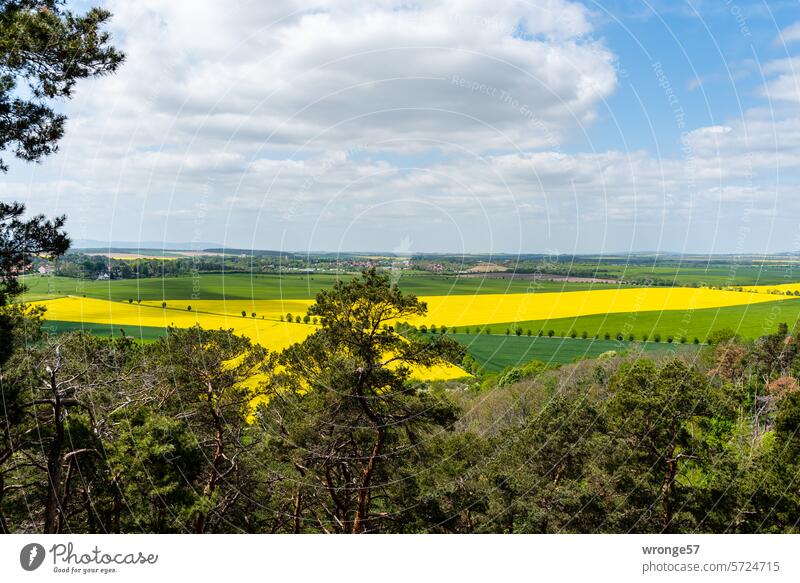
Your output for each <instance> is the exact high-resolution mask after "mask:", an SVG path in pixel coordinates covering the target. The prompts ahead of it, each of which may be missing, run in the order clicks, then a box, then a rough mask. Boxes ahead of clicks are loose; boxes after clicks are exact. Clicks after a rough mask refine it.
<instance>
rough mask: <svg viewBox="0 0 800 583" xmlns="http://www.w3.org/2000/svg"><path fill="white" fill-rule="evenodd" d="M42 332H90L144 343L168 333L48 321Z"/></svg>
mask: <svg viewBox="0 0 800 583" xmlns="http://www.w3.org/2000/svg"><path fill="white" fill-rule="evenodd" d="M42 330H44V332H46V333H48V334H64V333H66V332H76V331H80V332H88V333H89V334H94V335H95V336H114V337H118V336H123V335H124V336H130V337H131V338H134V339H136V340H141V341H144V342H148V341H153V340H156V339H157V338H160V337H161V336H164V335H165V334H166V333H167V330H166V328H155V327H150V326H135V325H129V324H128V325H123V326H120V325H119V324H113V325H112V324H98V323H96V322H62V321H59V320H46V321H45V323H44V325H43V326H42Z"/></svg>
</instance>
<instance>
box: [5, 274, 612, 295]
mask: <svg viewBox="0 0 800 583" xmlns="http://www.w3.org/2000/svg"><path fill="white" fill-rule="evenodd" d="M351 277H352V276H351V275H347V274H346V275H343V276H342V278H343V279H346V280H349V279H351ZM336 281H337V277H336V276H335V275H249V274H245V273H231V274H222V273H201V274H199V276H197V277H196V278H195V277H192V276H177V277H164V278H147V279H122V280H107V281H96V280H81V279H74V278H69V277H57V276H28V277H25V278H23V283H24V284H25V285H26V286H27V287H28V291H27V292H26V293H25V294H24V295H23V296H22V297H21V298H20V299H21V300H22V301H36V300H42V299H47V298H52V297H59V296H66V295H72V296H86V297H89V298H99V299H108V300H122V301H124V300H127V299H134V300H136V299H141V300H180V299H201V300H222V299H228V300H237V299H243V300H249V299H259V300H274V299H281V298H285V299H313V298H314V296H315V295H316V294H317V292H319V291H320V290H322V289H326V288H330V287H331V286H332V285H333V284H334V283H336ZM397 282H398V285H399V286H400V288H401V289H402V290H403V291H404V292H408V293H414V294H417V295H428V296H433V295H451V294H454V295H463V294H502V293H525V292H530V291H537V292H558V291H579V290H587V289H607V288H608V287H609V285H608V284H594V285H592V284H587V283H569V282H565V283H561V282H531V281H527V280H511V279H509V280H504V279H482V278H472V277H470V278H467V277H457V276H437V275H404V276H402V277H400V278H398V280H397Z"/></svg>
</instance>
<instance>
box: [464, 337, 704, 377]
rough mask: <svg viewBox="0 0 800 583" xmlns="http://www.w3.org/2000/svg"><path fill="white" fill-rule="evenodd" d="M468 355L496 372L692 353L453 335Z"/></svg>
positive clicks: (648, 345)
mask: <svg viewBox="0 0 800 583" xmlns="http://www.w3.org/2000/svg"><path fill="white" fill-rule="evenodd" d="M452 337H453V338H454V339H456V340H457V341H458V342H460V343H461V344H463V345H464V346H465V347H466V348H467V351H468V352H469V354H470V355H471V356H472V357H473V358H474V359H475V360H477V361H478V362H479V363H480V364H481V365H482V366H483V367H484V368H485V369H486V370H487V371H490V372H498V371H501V370H503V369H504V368H506V367H507V366H517V365H520V364H524V363H526V362H529V361H531V360H541V361H542V362H545V363H548V364H567V363H570V362H574V361H575V360H578V359H581V358H594V357H596V356H599V355H600V354H602V353H604V352H607V351H609V350H615V351H617V352H621V351H625V350H629V349H631V350H639V351H645V352H662V353H667V352H676V351H678V350H694V349H696V347H695V346H693V345H680V344H675V343H673V344H668V343H666V342H662V343H656V342H626V341H623V342H618V341H616V340H602V339H600V340H591V339H589V340H583V339H581V338H548V337H546V336H544V337H536V336H533V337H530V338H529V337H527V336H514V335H511V336H506V335H500V334H453V335H452Z"/></svg>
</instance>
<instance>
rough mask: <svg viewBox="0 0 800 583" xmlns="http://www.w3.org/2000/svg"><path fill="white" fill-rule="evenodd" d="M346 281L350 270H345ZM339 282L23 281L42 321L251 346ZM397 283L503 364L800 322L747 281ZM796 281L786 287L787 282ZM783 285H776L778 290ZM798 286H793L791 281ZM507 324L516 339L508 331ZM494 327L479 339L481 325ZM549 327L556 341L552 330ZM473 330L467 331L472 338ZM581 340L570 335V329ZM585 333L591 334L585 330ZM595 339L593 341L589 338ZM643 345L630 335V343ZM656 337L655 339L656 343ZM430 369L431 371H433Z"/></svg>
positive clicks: (305, 328) (488, 361) (411, 278)
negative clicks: (212, 331)
mask: <svg viewBox="0 0 800 583" xmlns="http://www.w3.org/2000/svg"><path fill="white" fill-rule="evenodd" d="M345 277H349V276H345ZM336 281H337V276H334V275H313V276H310V275H288V276H287V275H283V276H278V275H254V276H250V275H247V274H229V275H228V274H216V273H212V274H201V275H200V277H198V278H192V277H171V278H152V279H140V280H113V281H80V280H76V279H71V278H63V277H54V276H31V277H26V278H25V284H26V285H27V286H28V291H27V292H26V294H25V296H24V298H23V299H24V300H27V301H31V302H35V303H39V304H42V305H44V306H45V307H46V308H47V310H48V311H47V316H46V317H47V320H48V326H49V329H50V330H51V331H53V332H56V333H58V332H63V331H67V330H72V329H83V330H87V331H90V332H92V333H94V334H102V335H116V334H122V333H124V334H125V335H128V336H131V337H134V338H137V339H140V340H142V341H150V340H153V339H155V338H157V337H159V336H160V335H162V334H163V333H164V330H165V328H166V327H167V326H177V327H188V326H192V325H194V324H200V325H202V326H204V327H207V328H220V327H222V328H230V329H233V330H234V331H235V332H236V333H239V334H243V335H245V336H247V337H249V338H251V339H252V340H254V341H255V342H258V343H259V344H261V345H263V346H265V347H267V348H270V349H272V350H280V349H282V348H285V347H286V346H288V345H290V344H292V343H294V342H298V341H301V340H302V339H303V338H305V337H306V336H307V335H308V334H310V333H311V332H312V331H313V330H314V329H315V327H314V323H313V321H309V322H308V323H297V322H292V323H287V322H285V321H284V320H286V319H287V316H288V314H291V315H292V319H293V320H294V319H296V318H297V317H300V318H301V319H302V318H303V317H304V316H305V315H306V313H307V311H308V308H309V306H310V305H311V303H312V301H313V297H314V295H315V294H316V293H317V292H318V291H319V290H321V289H324V288H326V287H330V286H331V285H333V284H334V283H335V282H336ZM398 283H399V285H400V287H401V289H403V290H404V291H406V292H413V293H416V294H417V295H419V296H420V297H421V299H422V300H423V301H425V302H426V303H427V305H428V314H427V315H426V316H424V317H421V318H417V319H415V320H413V321H411V322H409V323H410V324H412V325H416V326H423V325H424V326H425V327H426V328H431V327H432V326H435V327H436V328H439V329H440V328H441V327H442V326H446V327H447V328H448V329H449V330H450V332H453V333H456V334H455V337H457V338H458V339H459V340H464V341H466V343H467V345H468V347H469V352H470V353H471V354H473V356H474V357H475V358H476V359H477V360H479V362H483V363H485V365H486V369H487V370H499V369H502V368H503V367H505V366H507V365H508V364H509V363H515V364H517V363H519V362H520V361H521V359H526V358H527V359H528V360H530V359H540V360H544V361H545V362H558V363H564V362H571V361H572V360H574V359H575V358H576V357H581V358H583V357H594V356H597V355H598V354H600V353H602V352H605V351H606V350H608V349H609V345H606V344H605V342H606V341H605V340H604V338H605V336H606V334H608V335H609V337H610V338H611V339H612V340H611V341H610V345H613V346H615V347H616V349H618V348H619V347H620V344H619V343H618V342H616V341H615V340H613V339H614V338H616V337H617V335H618V334H622V335H623V337H624V338H625V340H626V341H627V340H628V339H629V337H630V335H631V334H632V335H633V336H634V338H635V340H637V341H640V340H642V339H643V338H648V339H650V340H654V339H655V338H656V336H658V337H659V338H660V339H661V340H663V342H662V344H661V345H659V344H658V343H655V342H653V343H646V344H644V345H643V348H644V350H648V351H649V350H663V349H664V348H663V347H664V346H667V339H668V338H669V337H672V338H673V339H674V341H675V345H677V344H678V343H679V340H680V339H681V338H685V340H686V341H687V342H688V343H692V342H693V341H694V339H695V338H697V339H698V342H700V343H703V342H705V340H706V339H707V338H708V335H709V334H710V333H712V332H713V331H715V330H719V329H721V328H732V329H734V330H736V331H737V332H738V333H739V334H740V335H741V336H742V337H746V338H754V337H757V336H760V335H762V334H766V333H769V332H771V331H772V330H773V329H774V328H775V327H776V326H777V324H778V323H779V322H787V323H789V324H790V326H793V325H794V323H796V322H797V321H798V320H799V319H800V298H795V297H794V296H793V295H786V294H785V293H784V292H783V291H781V294H780V295H776V294H775V292H774V291H773V290H775V289H776V286H775V285H764V286H746V287H743V288H742V291H736V290H730V289H709V288H696V287H622V286H615V285H608V284H586V283H565V282H538V281H537V282H531V281H529V280H515V279H508V280H503V279H497V278H494V279H490V278H487V279H483V278H475V277H457V276H444V275H441V276H438V275H428V274H414V275H404V276H403V277H401V278H399V280H398ZM792 285H794V284H786V290H790V291H791V290H793V288H792V287H791V286H792ZM783 287H785V286H778V287H777V289H780V290H783ZM796 287H800V285H796ZM518 327H519V328H521V329H522V330H523V334H525V333H527V331H528V330H530V331H531V334H532V336H534V337H536V336H538V335H539V332H540V331H541V332H542V334H543V335H544V338H533V340H531V339H530V338H527V337H523V338H515V337H513V331H514V330H515V329H516V328H518ZM506 330H509V331H511V335H512V337H510V338H509V337H506V336H505V334H504V332H505V331H506ZM479 331H480V332H487V331H488V332H490V334H484V333H482V334H480V335H476V334H477V333H478V332H479ZM549 331H552V334H553V336H555V337H567V338H566V339H559V338H547V333H548V332H549ZM469 332H472V334H469ZM573 332H574V333H575V334H576V335H577V336H578V338H575V339H573V338H568V337H569V336H570V334H571V333H573ZM584 332H585V333H586V336H587V339H586V340H583V339H581V338H580V337H581V336H582V335H583V333H584ZM595 336H596V337H597V340H591V339H592V338H594V337H595ZM638 344H640V343H639V342H637V345H638ZM651 344H652V346H651ZM429 374H433V373H431V372H430V371H429ZM462 374H463V373H462V372H461V371H460V370H458V369H455V367H453V370H442V371H436V372H435V376H436V377H437V378H453V377H454V376H457V375H462Z"/></svg>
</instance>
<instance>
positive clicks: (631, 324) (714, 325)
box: [491, 294, 800, 342]
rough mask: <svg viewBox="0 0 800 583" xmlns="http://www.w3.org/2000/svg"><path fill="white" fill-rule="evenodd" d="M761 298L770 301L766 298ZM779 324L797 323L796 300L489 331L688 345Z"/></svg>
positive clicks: (530, 323)
mask: <svg viewBox="0 0 800 583" xmlns="http://www.w3.org/2000/svg"><path fill="white" fill-rule="evenodd" d="M764 297H766V298H774V296H769V295H766V294H765V295H764ZM782 322H785V323H787V324H788V325H789V328H790V329H792V328H794V327H795V326H796V325H797V324H798V323H800V299H794V300H792V299H790V300H789V301H774V300H773V301H770V302H762V303H756V304H751V305H739V306H727V307H719V308H707V309H702V310H701V309H696V310H687V309H684V310H665V311H641V312H628V313H618V314H592V315H585V316H577V317H567V318H551V319H539V320H527V321H517V322H511V321H509V322H505V323H502V324H498V325H494V326H491V329H492V330H493V331H495V332H500V331H502V330H503V329H505V328H509V327H510V328H512V329H513V328H514V327H517V326H519V327H521V328H522V329H523V330H526V331H527V330H528V329H530V330H532V332H533V334H537V333H538V331H539V330H542V331H543V332H544V333H545V334H546V333H547V332H548V331H550V330H552V331H553V332H554V335H556V336H569V334H570V331H575V332H576V333H577V334H578V335H579V336H580V335H582V334H583V332H586V333H587V334H588V335H589V336H594V335H595V334H597V335H599V336H600V337H601V338H602V337H604V336H605V334H606V333H607V334H609V335H611V337H612V338H613V337H615V336H616V335H617V334H618V333H622V334H623V336H624V337H626V338H627V337H628V335H629V334H633V335H634V336H635V338H636V339H637V340H640V339H642V338H643V337H645V336H646V337H647V338H649V339H653V338H654V337H655V335H656V334H659V335H660V336H661V339H662V341H666V340H667V338H668V337H669V336H672V337H673V338H674V339H675V341H678V339H680V337H681V336H686V338H687V339H688V341H689V342H692V341H693V340H694V338H698V339H699V341H700V342H705V340H706V339H707V338H708V336H709V334H711V333H712V332H714V331H716V330H720V329H722V328H730V329H732V330H734V331H735V332H736V333H737V334H738V335H739V336H740V337H742V338H745V339H755V338H758V337H759V336H763V335H765V334H770V333H773V332H774V331H775V330H776V329H777V326H778V324H780V323H782Z"/></svg>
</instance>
